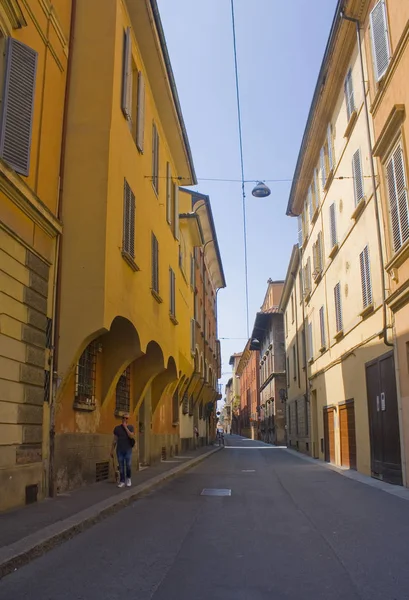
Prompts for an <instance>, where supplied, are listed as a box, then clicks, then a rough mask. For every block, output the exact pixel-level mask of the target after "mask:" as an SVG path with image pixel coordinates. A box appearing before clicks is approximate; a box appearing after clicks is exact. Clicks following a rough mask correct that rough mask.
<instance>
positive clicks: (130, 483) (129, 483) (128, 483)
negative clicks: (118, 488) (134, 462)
mask: <svg viewBox="0 0 409 600" xmlns="http://www.w3.org/2000/svg"><path fill="white" fill-rule="evenodd" d="M131 485H132V481H131V480H130V479H129V477H128V479H127V480H126V487H131Z"/></svg>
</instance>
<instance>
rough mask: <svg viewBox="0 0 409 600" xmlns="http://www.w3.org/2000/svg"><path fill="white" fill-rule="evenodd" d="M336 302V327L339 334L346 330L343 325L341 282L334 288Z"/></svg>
mask: <svg viewBox="0 0 409 600" xmlns="http://www.w3.org/2000/svg"><path fill="white" fill-rule="evenodd" d="M334 302H335V326H336V331H337V333H339V332H340V331H342V330H343V328H344V326H343V323H342V306H341V284H340V283H339V282H338V283H337V285H336V286H335V287H334Z"/></svg>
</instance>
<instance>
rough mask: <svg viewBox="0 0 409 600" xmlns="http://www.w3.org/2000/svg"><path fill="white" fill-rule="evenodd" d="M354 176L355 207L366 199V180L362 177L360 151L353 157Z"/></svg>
mask: <svg viewBox="0 0 409 600" xmlns="http://www.w3.org/2000/svg"><path fill="white" fill-rule="evenodd" d="M352 176H353V178H354V194H355V206H357V205H358V204H359V202H360V201H361V200H362V198H363V197H364V179H363V176H362V163H361V152H360V150H357V151H356V152H355V153H354V155H353V157H352Z"/></svg>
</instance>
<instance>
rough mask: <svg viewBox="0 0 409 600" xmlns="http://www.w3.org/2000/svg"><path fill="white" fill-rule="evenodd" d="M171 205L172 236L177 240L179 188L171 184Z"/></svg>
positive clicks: (175, 184)
mask: <svg viewBox="0 0 409 600" xmlns="http://www.w3.org/2000/svg"><path fill="white" fill-rule="evenodd" d="M173 204H174V211H175V212H174V215H173V235H174V236H175V238H176V239H177V240H179V237H180V235H179V186H178V184H177V183H174V184H173Z"/></svg>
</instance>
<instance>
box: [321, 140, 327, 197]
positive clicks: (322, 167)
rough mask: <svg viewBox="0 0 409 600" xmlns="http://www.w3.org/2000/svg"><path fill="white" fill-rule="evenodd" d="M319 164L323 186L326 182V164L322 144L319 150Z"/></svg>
mask: <svg viewBox="0 0 409 600" xmlns="http://www.w3.org/2000/svg"><path fill="white" fill-rule="evenodd" d="M320 166H321V180H322V187H323V188H324V187H325V184H326V182H327V165H326V161H325V148H324V146H323V147H322V148H321V152H320Z"/></svg>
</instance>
